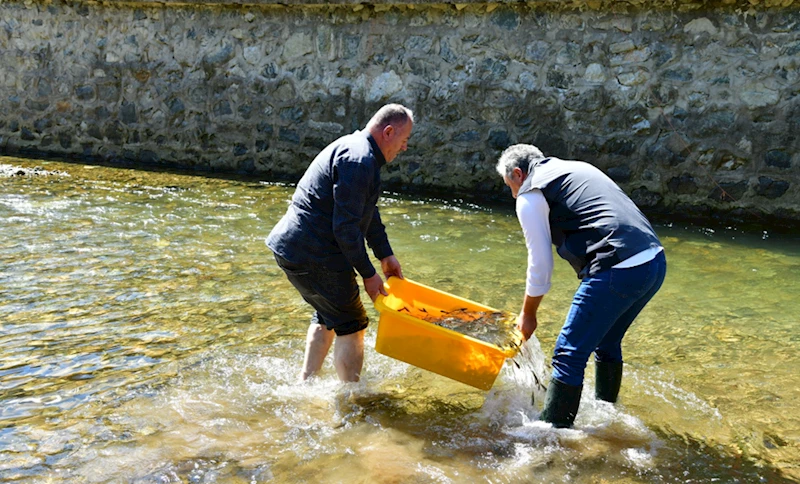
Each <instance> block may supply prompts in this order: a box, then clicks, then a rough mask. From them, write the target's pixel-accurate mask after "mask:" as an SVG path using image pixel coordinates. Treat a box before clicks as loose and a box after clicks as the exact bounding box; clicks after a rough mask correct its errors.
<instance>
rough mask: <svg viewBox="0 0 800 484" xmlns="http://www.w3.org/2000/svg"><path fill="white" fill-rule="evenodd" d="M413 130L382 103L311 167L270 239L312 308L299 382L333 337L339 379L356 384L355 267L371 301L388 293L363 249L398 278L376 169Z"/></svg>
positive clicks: (359, 334)
mask: <svg viewBox="0 0 800 484" xmlns="http://www.w3.org/2000/svg"><path fill="white" fill-rule="evenodd" d="M413 125H414V117H413V113H412V112H411V111H410V110H409V109H407V108H406V107H404V106H401V105H399V104H387V105H385V106H383V107H382V108H381V109H379V110H378V112H377V113H375V115H374V116H373V117H372V119H370V120H369V122H368V123H367V126H366V127H365V128H364V130H362V131H356V132H355V133H352V134H349V135H347V136H343V137H341V138H339V139H337V140H336V141H334V142H333V143H331V144H330V145H328V146H327V147H326V148H325V149H323V150H322V151H321V152H320V153H319V154H318V155H317V157H316V158H314V161H312V162H311V164H310V165H309V167H308V169H307V170H306V172H305V174H304V175H303V177H302V178H301V179H300V181H299V182H298V184H297V189H296V190H295V192H294V195H293V196H292V203H291V204H290V205H289V209H288V210H287V211H286V214H285V215H284V216H283V218H281V220H280V221H279V222H278V223H277V225H275V227H273V229H272V231H271V232H270V234H269V236H268V237H267V240H266V243H267V246H269V248H270V249H272V251H273V252H274V253H275V260H276V261H277V263H278V266H280V268H281V269H283V271H284V273H286V277H287V278H288V279H289V281H290V282H291V283H292V285H294V287H295V288H296V289H297V290H298V291H299V292H300V295H301V296H302V297H303V299H305V301H306V302H308V303H309V304H310V305H311V306H312V307H313V308H314V309H315V310H316V311H315V313H314V315H313V316H312V318H311V326H310V327H309V328H308V333H307V337H306V351H305V359H304V361H303V370H302V372H301V375H300V376H301V378H302V379H303V380H305V379H307V378H309V377H311V376H313V375H314V374H316V373H317V372H319V370H320V369H321V368H322V363H323V362H324V361H325V356H326V355H327V354H328V351H329V350H330V348H331V345H333V344H334V339H335V341H336V344H335V347H334V350H333V363H334V366H335V368H336V373H337V374H338V376H339V379H340V380H342V381H358V380H359V377H360V375H361V368H362V366H363V363H364V331H365V330H366V328H367V324H368V322H369V321H368V319H367V313H366V311H365V310H364V306H363V304H361V298H360V297H359V289H358V284H357V282H356V277H355V272H354V270H355V271H357V272H358V274H360V275H361V277H362V278H363V283H364V290H365V291H367V294H368V295H369V297H370V298H371V299H372V300H373V301H374V300H375V298H377V297H378V294H384V295H386V290H385V289H384V287H383V279H381V276H380V275H379V274H378V273H377V271H376V270H375V268H374V267H373V266H372V263H371V262H370V260H369V256H368V255H367V250H366V245H369V247H370V248H371V249H372V253H373V255H375V257H376V258H377V259H378V260H380V262H381V270H382V272H383V274H384V276H386V277H387V278H388V277H389V276H397V277H400V278H402V277H403V272H402V270H401V269H400V263H399V262H398V261H397V258H396V257H395V256H394V252H393V251H392V247H391V246H390V245H389V239H388V238H387V236H386V228H385V227H384V225H383V223H382V222H381V217H380V214H379V213H378V207H377V206H376V204H377V202H378V198H379V197H380V193H381V178H380V169H381V167H382V166H383V165H385V164H386V163H389V162H391V161H392V160H394V159H395V157H396V156H397V155H398V154H400V152H402V151H405V150H406V149H407V148H408V138H409V136H411V128H412V127H413ZM365 240H366V244H365Z"/></svg>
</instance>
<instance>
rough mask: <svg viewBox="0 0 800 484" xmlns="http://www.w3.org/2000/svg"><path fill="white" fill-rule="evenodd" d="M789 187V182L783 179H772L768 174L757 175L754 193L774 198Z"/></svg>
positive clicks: (781, 194)
mask: <svg viewBox="0 0 800 484" xmlns="http://www.w3.org/2000/svg"><path fill="white" fill-rule="evenodd" d="M788 189H789V183H788V182H786V181H783V180H773V179H772V178H770V177H768V176H760V177H758V185H757V187H756V193H757V194H758V195H760V196H762V197H766V198H769V199H775V198H779V197H782V196H783V194H784V193H786V191H787V190H788Z"/></svg>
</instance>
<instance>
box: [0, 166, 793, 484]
mask: <svg viewBox="0 0 800 484" xmlns="http://www.w3.org/2000/svg"><path fill="white" fill-rule="evenodd" d="M2 163H6V164H13V165H17V166H25V167H34V166H42V167H44V168H46V169H47V170H60V171H62V172H65V174H64V175H61V176H47V177H42V176H40V177H12V178H0V187H2V188H0V217H2V220H3V225H2V231H3V232H2V234H3V236H2V237H1V238H0V268H2V269H1V270H0V481H3V482H5V481H11V482H15V481H17V482H57V483H60V482H65V483H66V482H69V483H73V482H79V483H80V482H224V483H239V482H241V483H249V482H309V481H314V482H317V481H320V482H365V483H366V482H370V483H372V482H402V483H406V482H512V483H515V482H542V483H549V482H630V483H634V482H676V483H677V482H798V481H800V468H798V462H800V403H798V402H799V401H800V372H798V371H797V368H798V367H800V356H798V355H800V332H798V331H797V328H798V323H797V320H798V318H797V314H798V313H800V302H798V300H797V299H798V298H797V297H796V294H798V292H800V287H799V286H800V277H798V275H797V274H798V269H800V245H798V244H797V242H798V240H797V237H790V236H777V235H771V234H768V233H763V234H744V233H741V232H738V231H736V230H722V231H716V232H715V231H712V230H709V229H702V228H692V227H689V228H685V227H667V226H658V227H657V231H658V232H659V234H660V236H661V238H662V241H663V243H664V245H665V247H666V250H667V257H668V264H669V269H668V275H667V280H666V282H665V284H664V286H663V288H662V290H661V291H660V292H659V294H658V295H657V296H656V298H655V299H654V300H653V302H652V303H651V304H650V306H648V308H646V310H645V312H644V313H643V314H642V315H641V316H640V318H639V319H638V320H637V322H636V323H635V324H634V326H633V327H632V329H631V331H630V332H629V335H628V336H627V337H626V340H625V344H624V350H625V357H626V363H627V364H626V369H625V372H626V377H625V380H624V381H623V388H622V394H621V399H620V402H619V403H618V404H617V405H616V406H611V405H609V404H606V403H603V402H597V401H595V400H594V398H593V397H592V393H593V392H592V388H593V378H592V367H591V364H590V366H589V368H588V371H587V380H586V390H585V391H584V396H583V400H582V403H581V409H580V411H579V414H578V418H577V420H576V427H575V429H572V430H553V429H551V428H549V426H547V425H544V424H542V423H540V422H538V421H536V417H537V415H538V412H539V410H540V405H541V398H542V392H541V389H540V387H539V385H538V384H537V382H536V378H534V377H533V374H534V373H536V374H538V375H547V374H548V373H549V371H548V370H547V368H546V366H547V360H548V359H549V353H550V351H551V350H552V347H553V343H554V340H555V337H556V335H557V332H558V329H559V327H560V323H561V322H562V320H563V317H564V314H565V311H566V309H567V307H568V304H569V302H570V300H571V295H572V292H573V291H574V289H575V287H576V285H577V279H575V277H574V274H573V273H572V272H571V269H569V267H568V266H567V264H566V263H562V262H561V261H558V262H557V267H556V273H555V275H554V285H553V289H552V290H551V293H550V294H548V296H546V298H545V300H544V302H543V306H542V308H541V309H540V327H539V329H538V330H537V332H536V336H537V337H538V340H537V339H533V340H531V341H530V342H529V343H528V344H527V345H526V346H525V347H524V349H523V354H522V355H521V356H518V357H517V358H516V361H517V363H518V364H519V365H520V368H519V369H518V368H517V366H516V365H513V364H510V363H507V364H506V366H505V367H504V369H503V371H502V372H501V374H500V376H499V378H498V381H497V382H496V384H495V386H494V388H493V389H492V390H491V391H490V392H482V391H479V390H475V389H473V388H471V387H468V386H465V385H462V384H459V383H456V382H452V381H450V380H447V379H444V378H442V377H439V376H436V375H433V374H431V373H428V372H426V371H424V370H419V369H416V368H413V367H410V366H408V365H406V364H404V363H401V362H398V361H396V360H392V359H389V358H387V357H384V356H382V355H380V354H377V353H375V351H374V350H373V349H372V348H371V347H372V346H374V340H375V327H376V324H375V322H376V321H377V316H378V315H377V313H376V312H375V310H374V309H373V308H372V306H371V304H367V308H368V311H369V314H370V316H371V318H372V321H373V323H372V325H371V326H370V328H369V329H368V333H367V346H368V349H367V354H366V361H365V372H364V377H363V381H362V382H361V383H359V384H350V385H341V384H339V383H338V382H337V381H336V378H335V373H334V371H333V369H332V367H331V365H330V364H328V365H327V366H326V370H325V372H324V373H323V375H322V376H321V377H320V378H319V379H317V380H315V381H313V382H310V383H306V384H298V383H297V381H296V379H297V373H298V369H299V366H300V364H301V362H302V356H303V355H302V352H303V339H304V334H305V330H306V328H307V324H308V323H307V321H308V317H309V310H308V308H307V307H306V306H305V305H304V303H303V301H302V299H300V297H299V296H298V295H297V293H296V292H295V291H294V290H293V289H292V288H291V286H290V285H289V284H288V282H287V281H286V280H285V278H284V277H283V275H282V273H281V272H280V270H279V269H278V268H277V267H276V265H275V263H274V260H273V259H272V257H271V254H270V252H269V250H268V249H267V248H266V247H265V246H264V243H263V239H264V237H265V236H266V234H267V233H268V231H269V229H270V228H271V227H272V225H273V224H274V223H275V222H276V221H277V220H278V219H279V218H280V216H281V215H282V214H283V211H284V210H285V208H286V205H287V203H288V200H289V197H290V196H291V193H292V188H291V187H289V186H284V185H281V184H270V183H262V182H258V181H253V180H249V181H248V180H236V179H216V178H205V177H200V176H195V175H192V174H170V173H158V172H144V171H135V170H128V169H119V168H107V167H94V166H82V165H78V164H65V163H56V162H44V161H31V160H18V159H9V158H0V164H2ZM381 211H382V212H381V213H382V216H383V219H384V222H385V223H386V224H387V230H388V233H389V236H390V239H391V240H392V243H393V247H394V249H395V252H396V253H397V255H398V258H399V259H400V261H401V263H402V264H403V270H404V273H405V275H406V276H407V277H409V278H411V279H413V280H415V281H418V282H421V283H424V284H427V285H430V286H433V287H436V288H438V289H441V290H444V291H447V292H450V293H452V294H456V295H459V296H462V297H465V298H468V299H471V300H474V301H477V302H480V303H483V304H486V305H487V306H490V307H494V308H498V309H501V310H508V311H517V310H518V305H519V304H520V303H521V299H522V292H523V290H524V272H525V271H524V266H525V261H526V258H525V247H524V243H523V241H522V235H521V233H520V229H519V226H518V224H517V221H516V218H515V216H514V213H513V210H512V209H511V202H510V201H509V207H508V208H507V209H505V208H504V209H498V208H489V207H480V206H475V205H471V204H465V203H461V202H445V201H440V200H428V199H418V198H413V197H405V196H399V195H393V194H387V195H386V196H385V197H384V199H383V201H382V207H381ZM364 301H365V304H366V303H367V299H366V296H364ZM540 345H541V347H540ZM532 391H533V392H534V396H535V401H536V402H535V404H534V405H531V393H532Z"/></svg>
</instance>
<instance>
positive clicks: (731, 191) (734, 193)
mask: <svg viewBox="0 0 800 484" xmlns="http://www.w3.org/2000/svg"><path fill="white" fill-rule="evenodd" d="M745 192H747V181H746V180H739V181H724V182H719V183H717V184H716V187H715V188H714V190H712V191H711V193H710V194H709V195H708V198H709V199H711V200H716V201H720V202H736V201H739V200H741V199H742V197H743V196H744V194H745Z"/></svg>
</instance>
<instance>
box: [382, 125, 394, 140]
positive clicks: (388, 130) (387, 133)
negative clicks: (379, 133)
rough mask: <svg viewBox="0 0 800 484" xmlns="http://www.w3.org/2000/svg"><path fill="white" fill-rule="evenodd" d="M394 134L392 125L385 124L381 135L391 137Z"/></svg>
mask: <svg viewBox="0 0 800 484" xmlns="http://www.w3.org/2000/svg"><path fill="white" fill-rule="evenodd" d="M393 134H394V126H392V125H391V124H387V125H386V127H384V128H383V136H384V137H386V138H391V137H392V135H393Z"/></svg>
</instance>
